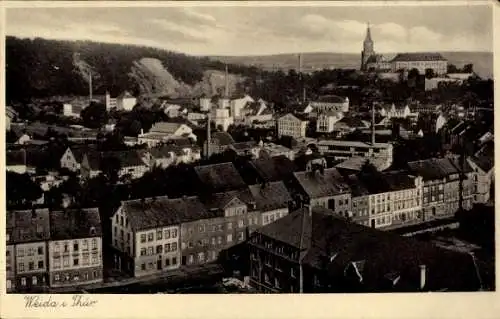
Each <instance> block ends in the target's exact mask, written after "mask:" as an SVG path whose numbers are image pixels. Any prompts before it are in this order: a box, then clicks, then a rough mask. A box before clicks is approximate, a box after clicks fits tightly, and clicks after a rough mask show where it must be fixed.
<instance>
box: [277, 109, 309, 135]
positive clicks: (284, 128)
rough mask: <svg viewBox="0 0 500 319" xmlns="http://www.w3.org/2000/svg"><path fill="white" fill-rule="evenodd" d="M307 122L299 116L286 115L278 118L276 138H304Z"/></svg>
mask: <svg viewBox="0 0 500 319" xmlns="http://www.w3.org/2000/svg"><path fill="white" fill-rule="evenodd" d="M307 123H308V120H306V119H305V118H303V117H302V116H300V115H297V114H292V113H288V114H285V115H283V116H281V117H279V118H278V120H277V127H278V137H281V136H291V137H294V138H303V137H306V128H307Z"/></svg>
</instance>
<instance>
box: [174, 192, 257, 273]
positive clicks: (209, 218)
mask: <svg viewBox="0 0 500 319" xmlns="http://www.w3.org/2000/svg"><path fill="white" fill-rule="evenodd" d="M190 201H191V206H192V208H191V209H190V210H189V212H191V214H190V215H192V217H191V218H186V219H184V221H183V222H182V224H181V252H182V265H187V266H190V265H199V264H204V263H207V262H213V261H216V260H217V259H218V258H219V257H220V254H221V253H222V252H224V251H226V250H227V249H228V248H230V247H231V246H235V245H237V244H241V243H242V242H244V241H245V240H246V239H247V235H248V233H249V232H250V229H251V228H257V227H258V226H259V225H260V219H259V215H258V211H257V210H256V209H255V202H254V200H253V198H252V194H251V193H250V192H249V190H248V189H246V190H239V191H228V192H223V193H217V194H211V195H209V196H208V197H206V198H204V199H203V203H201V202H200V201H199V200H198V198H196V197H192V198H190ZM195 216H196V217H195Z"/></svg>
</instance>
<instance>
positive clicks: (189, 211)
mask: <svg viewBox="0 0 500 319" xmlns="http://www.w3.org/2000/svg"><path fill="white" fill-rule="evenodd" d="M122 207H123V210H124V211H125V212H126V214H127V217H128V218H129V220H130V225H131V227H132V229H133V230H135V231H140V230H145V229H152V228H157V227H165V226H170V225H178V224H180V223H183V222H190V221H193V220H198V219H206V218H213V217H217V216H218V215H217V214H220V213H215V212H210V211H208V210H207V209H206V208H205V206H204V205H203V204H202V203H201V202H200V200H199V199H198V197H195V196H192V197H183V198H173V199H169V198H167V197H166V196H163V197H157V198H154V197H153V198H145V199H144V200H142V199H138V200H129V201H124V202H122Z"/></svg>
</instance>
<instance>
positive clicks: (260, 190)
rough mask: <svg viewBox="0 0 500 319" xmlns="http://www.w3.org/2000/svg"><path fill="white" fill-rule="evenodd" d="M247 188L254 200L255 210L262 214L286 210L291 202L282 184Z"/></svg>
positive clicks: (274, 183)
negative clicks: (281, 209)
mask: <svg viewBox="0 0 500 319" xmlns="http://www.w3.org/2000/svg"><path fill="white" fill-rule="evenodd" d="M249 187H250V191H251V192H252V195H253V197H254V198H255V203H256V204H257V209H259V210H261V211H263V212H266V211H270V210H275V209H280V208H286V207H288V203H289V202H290V201H291V200H292V198H291V196H290V193H289V192H288V190H287V188H286V186H285V184H284V183H283V182H271V183H263V184H257V185H251V186H249Z"/></svg>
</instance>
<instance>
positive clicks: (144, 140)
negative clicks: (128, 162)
mask: <svg viewBox="0 0 500 319" xmlns="http://www.w3.org/2000/svg"><path fill="white" fill-rule="evenodd" d="M179 138H190V139H192V140H194V141H196V139H197V137H196V135H195V134H194V133H193V129H192V128H191V127H190V126H189V125H187V124H185V123H179V122H157V123H155V124H154V125H153V126H152V127H151V129H150V130H149V132H148V133H141V134H139V135H138V137H137V139H138V143H139V144H147V145H148V147H155V146H157V145H158V144H161V143H165V142H167V141H169V140H175V139H179Z"/></svg>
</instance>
